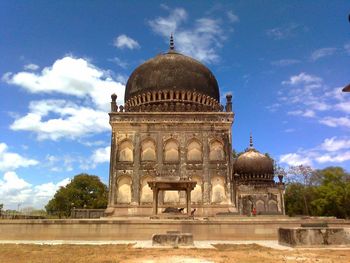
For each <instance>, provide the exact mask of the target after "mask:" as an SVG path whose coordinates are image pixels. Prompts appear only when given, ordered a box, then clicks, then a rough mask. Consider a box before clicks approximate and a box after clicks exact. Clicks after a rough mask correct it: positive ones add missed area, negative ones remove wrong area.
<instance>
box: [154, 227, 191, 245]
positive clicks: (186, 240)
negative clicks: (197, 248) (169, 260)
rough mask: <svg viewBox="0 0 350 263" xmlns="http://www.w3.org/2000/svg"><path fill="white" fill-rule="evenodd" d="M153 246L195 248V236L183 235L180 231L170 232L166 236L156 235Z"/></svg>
mask: <svg viewBox="0 0 350 263" xmlns="http://www.w3.org/2000/svg"><path fill="white" fill-rule="evenodd" d="M152 245H153V246H173V247H177V246H193V245H194V244H193V235H192V234H191V233H181V232H180V231H168V232H167V233H166V234H154V235H153V236H152Z"/></svg>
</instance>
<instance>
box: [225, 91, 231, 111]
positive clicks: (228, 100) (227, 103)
mask: <svg viewBox="0 0 350 263" xmlns="http://www.w3.org/2000/svg"><path fill="white" fill-rule="evenodd" d="M225 110H226V112H231V111H232V95H231V94H227V95H226V106H225Z"/></svg>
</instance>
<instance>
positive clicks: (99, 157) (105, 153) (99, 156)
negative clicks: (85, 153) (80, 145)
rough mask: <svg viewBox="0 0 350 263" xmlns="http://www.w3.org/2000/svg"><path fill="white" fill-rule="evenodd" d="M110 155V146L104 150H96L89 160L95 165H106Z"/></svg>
mask: <svg viewBox="0 0 350 263" xmlns="http://www.w3.org/2000/svg"><path fill="white" fill-rule="evenodd" d="M110 154H111V147H110V146H107V147H104V148H98V149H96V150H95V151H94V153H93V155H92V158H91V159H92V161H93V162H94V163H95V164H99V163H106V162H109V159H110Z"/></svg>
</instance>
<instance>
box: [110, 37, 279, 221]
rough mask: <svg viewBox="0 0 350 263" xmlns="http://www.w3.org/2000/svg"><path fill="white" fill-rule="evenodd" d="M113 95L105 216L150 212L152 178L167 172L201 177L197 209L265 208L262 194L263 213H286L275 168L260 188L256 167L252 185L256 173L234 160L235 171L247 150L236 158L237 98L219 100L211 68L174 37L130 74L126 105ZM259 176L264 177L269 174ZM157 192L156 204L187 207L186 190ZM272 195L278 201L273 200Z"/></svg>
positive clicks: (194, 202)
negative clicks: (234, 106)
mask: <svg viewBox="0 0 350 263" xmlns="http://www.w3.org/2000/svg"><path fill="white" fill-rule="evenodd" d="M116 99H117V97H116V95H114V94H113V95H112V103H111V112H110V114H109V115H110V124H111V126H112V138H111V159H110V176H109V188H110V191H109V202H108V208H107V210H106V213H107V214H108V215H111V216H119V215H150V214H151V213H152V201H153V193H152V190H151V189H150V187H149V185H148V182H149V181H151V180H155V179H156V178H162V177H164V178H165V177H166V178H169V177H170V178H174V180H182V179H186V180H193V181H196V182H197V184H196V187H195V188H194V190H193V191H192V192H191V200H192V208H196V214H197V215H215V214H217V213H219V212H221V213H223V212H225V213H227V212H242V213H243V212H244V211H245V210H247V209H248V208H247V207H248V206H249V209H250V208H251V207H252V206H254V205H259V209H260V203H259V201H258V200H256V199H259V198H260V199H261V200H263V202H264V207H265V210H264V211H267V210H269V209H270V207H271V208H272V210H273V211H276V212H280V213H282V210H281V205H280V203H279V202H281V199H280V198H279V197H278V196H277V197H276V193H277V192H276V191H275V189H276V184H275V183H274V182H273V167H272V170H269V171H268V172H269V173H268V178H269V180H268V184H269V185H268V188H266V187H267V186H266V185H265V184H263V185H264V187H263V188H259V187H258V186H255V182H256V181H259V179H260V177H259V175H257V174H255V173H254V175H253V176H252V177H251V178H254V180H255V181H254V186H252V187H251V185H250V183H249V180H245V179H243V178H246V176H247V173H250V172H251V171H250V170H249V171H246V172H243V171H244V167H243V166H242V169H243V170H242V169H241V170H239V169H238V167H239V166H236V167H237V169H236V170H235V173H233V170H232V169H233V163H235V164H236V165H239V164H240V163H241V161H240V160H241V159H242V158H243V157H244V154H243V155H242V156H240V157H238V159H237V160H236V161H235V162H234V160H233V158H232V145H231V141H232V132H231V126H232V123H233V120H234V113H233V112H232V102H231V99H232V96H231V95H227V96H226V103H225V106H222V105H221V104H220V94H219V86H218V83H217V81H216V79H215V77H214V75H213V74H212V72H211V71H210V70H209V69H208V68H207V67H205V66H204V65H203V64H201V63H200V62H198V61H196V60H194V59H192V58H190V57H188V56H185V55H182V54H180V53H178V52H176V51H175V49H174V44H173V40H172V39H171V41H170V49H169V51H168V52H167V53H164V54H160V55H157V56H156V57H154V58H152V59H150V60H148V61H146V62H145V63H143V64H142V65H140V66H139V67H138V68H136V69H135V70H134V72H133V73H132V74H131V76H130V78H129V80H128V82H127V85H126V90H125V99H124V100H125V101H124V106H122V105H121V106H118V105H117V104H116ZM254 151H255V150H254ZM248 153H249V152H248ZM247 158H248V159H249V158H250V157H249V156H248V157H247ZM269 160H271V159H269ZM271 165H272V160H271ZM269 168H271V167H269ZM233 174H234V175H235V176H233ZM256 176H258V177H256ZM264 176H265V173H264ZM266 176H267V175H266ZM240 177H242V181H241V180H239V178H240ZM261 179H262V180H264V182H265V181H266V180H265V177H264V178H261ZM237 182H240V183H239V184H237ZM241 182H242V183H241ZM252 182H253V181H252ZM266 182H267V181H266ZM271 189H274V190H273V191H272V190H271ZM262 190H263V191H262ZM256 191H257V192H258V195H256V198H255V199H254V197H253V198H252V196H254V194H255V193H256ZM159 195H160V196H159V209H164V208H165V207H169V206H171V207H184V204H185V200H186V197H185V195H184V193H183V192H181V191H180V192H178V191H165V192H161V193H160V194H159ZM260 199H259V200H260ZM246 200H248V201H246ZM271 200H273V201H275V202H276V203H273V205H272V203H271V202H270V201H271ZM270 204H271V205H270ZM275 204H277V206H275ZM240 207H244V209H243V208H240ZM276 207H277V210H276ZM260 210H261V209H260Z"/></svg>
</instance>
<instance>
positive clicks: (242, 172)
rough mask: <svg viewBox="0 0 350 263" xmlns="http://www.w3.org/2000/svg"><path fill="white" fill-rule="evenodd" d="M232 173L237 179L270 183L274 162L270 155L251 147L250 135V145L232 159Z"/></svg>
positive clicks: (272, 176)
mask: <svg viewBox="0 0 350 263" xmlns="http://www.w3.org/2000/svg"><path fill="white" fill-rule="evenodd" d="M233 173H234V175H235V177H236V180H239V181H248V182H249V181H250V182H254V183H272V182H273V178H274V163H273V160H272V159H271V158H270V157H268V156H266V155H265V154H262V153H260V152H259V151H258V150H256V149H255V148H254V147H253V141H252V137H250V147H249V148H247V150H246V151H245V152H244V153H242V154H241V155H239V156H238V157H237V159H236V160H235V161H234V163H233Z"/></svg>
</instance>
